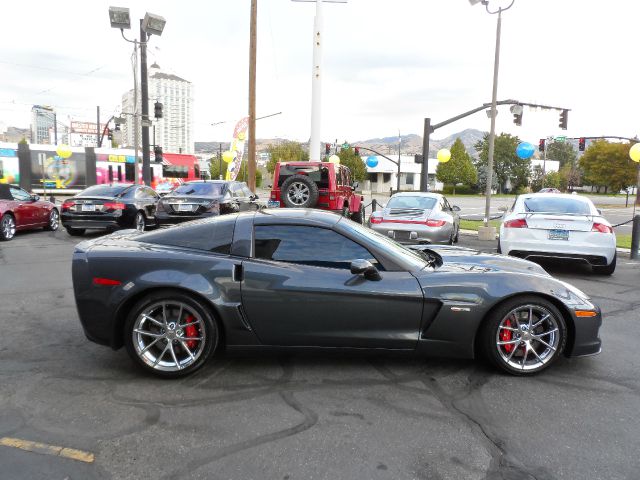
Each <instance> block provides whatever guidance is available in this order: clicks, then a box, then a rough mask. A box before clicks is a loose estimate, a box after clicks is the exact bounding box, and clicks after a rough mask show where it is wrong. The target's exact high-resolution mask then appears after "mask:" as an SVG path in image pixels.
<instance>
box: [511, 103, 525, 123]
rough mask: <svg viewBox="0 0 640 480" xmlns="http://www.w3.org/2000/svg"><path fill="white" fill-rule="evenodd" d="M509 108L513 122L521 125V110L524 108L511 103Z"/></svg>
mask: <svg viewBox="0 0 640 480" xmlns="http://www.w3.org/2000/svg"><path fill="white" fill-rule="evenodd" d="M509 110H511V113H513V123H515V124H516V125H518V126H519V127H520V126H521V125H522V112H523V111H524V108H522V105H512V106H511V108H510V109H509Z"/></svg>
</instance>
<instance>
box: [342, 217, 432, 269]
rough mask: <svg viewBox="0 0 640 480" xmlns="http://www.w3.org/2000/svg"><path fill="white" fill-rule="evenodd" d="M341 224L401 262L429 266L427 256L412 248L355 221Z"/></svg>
mask: <svg viewBox="0 0 640 480" xmlns="http://www.w3.org/2000/svg"><path fill="white" fill-rule="evenodd" d="M341 224H342V225H343V226H344V227H345V228H346V229H348V230H349V232H350V233H352V234H353V235H354V236H356V237H359V238H361V239H363V240H365V241H367V242H369V243H373V244H374V245H375V246H376V247H378V248H379V249H381V250H384V251H385V253H387V254H388V255H390V256H392V257H396V258H399V263H404V264H409V265H410V266H411V267H412V268H414V269H418V270H422V269H423V268H424V267H426V266H427V262H426V261H425V258H424V257H423V256H422V255H421V254H420V253H418V252H417V251H415V250H411V249H409V248H407V247H405V246H403V245H400V244H399V243H398V242H396V241H395V240H391V239H390V238H389V237H385V236H384V235H382V234H380V233H378V232H375V231H373V230H371V229H370V228H366V227H363V226H362V225H359V224H357V223H355V222H341Z"/></svg>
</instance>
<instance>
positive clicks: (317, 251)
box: [255, 225, 382, 269]
mask: <svg viewBox="0 0 640 480" xmlns="http://www.w3.org/2000/svg"><path fill="white" fill-rule="evenodd" d="M255 256H256V258H261V259H264V260H276V261H279V262H288V263H298V264H304V265H312V266H316V267H325V268H341V269H349V268H350V267H351V262H352V261H353V260H356V259H364V260H369V261H370V262H371V263H372V264H374V265H376V266H377V267H378V269H382V268H381V265H379V264H378V261H377V260H376V259H375V257H374V256H373V255H371V253H370V252H369V251H368V250H367V249H366V248H364V247H362V246H361V245H359V244H357V243H356V242H354V241H352V240H350V239H348V238H347V237H345V236H343V235H340V234H339V233H337V232H334V231H333V230H329V229H326V228H320V227H303V226H299V225H257V226H256V227H255Z"/></svg>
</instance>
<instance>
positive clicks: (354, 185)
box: [351, 182, 360, 190]
mask: <svg viewBox="0 0 640 480" xmlns="http://www.w3.org/2000/svg"><path fill="white" fill-rule="evenodd" d="M359 186H360V182H353V183H352V184H351V188H353V189H354V190H357V188H358V187H359Z"/></svg>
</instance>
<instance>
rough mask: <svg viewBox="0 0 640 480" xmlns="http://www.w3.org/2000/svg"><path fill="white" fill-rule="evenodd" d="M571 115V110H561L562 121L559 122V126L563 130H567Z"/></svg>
mask: <svg viewBox="0 0 640 480" xmlns="http://www.w3.org/2000/svg"><path fill="white" fill-rule="evenodd" d="M568 117H569V110H567V109H564V110H562V111H561V112H560V123H558V126H559V127H560V128H561V129H562V130H566V129H567V121H568V120H569V119H568Z"/></svg>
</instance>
